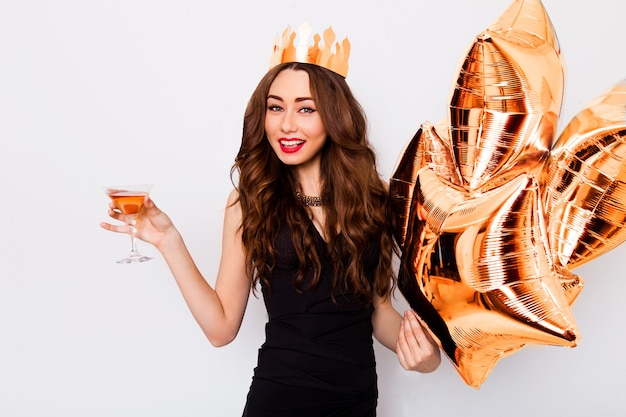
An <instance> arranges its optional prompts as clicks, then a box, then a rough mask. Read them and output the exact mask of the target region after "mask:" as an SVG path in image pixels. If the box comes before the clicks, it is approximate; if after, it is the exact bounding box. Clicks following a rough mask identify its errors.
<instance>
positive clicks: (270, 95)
mask: <svg viewBox="0 0 626 417" xmlns="http://www.w3.org/2000/svg"><path fill="white" fill-rule="evenodd" d="M270 98H273V99H274V100H278V101H284V100H283V99H282V97H280V96H275V95H273V94H269V95H268V96H267V99H268V100H269V99H270ZM307 100H311V101H315V100H313V97H298V98H296V100H295V101H296V102H299V101H307Z"/></svg>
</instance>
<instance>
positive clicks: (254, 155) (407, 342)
mask: <svg viewBox="0 0 626 417" xmlns="http://www.w3.org/2000/svg"><path fill="white" fill-rule="evenodd" d="M232 174H233V178H234V177H235V174H236V175H237V177H238V180H237V186H236V189H235V190H234V191H233V192H232V193H231V195H230V196H229V199H228V202H227V205H226V213H225V218H224V228H223V241H222V245H223V246H222V256H221V262H220V266H219V270H218V274H217V278H216V281H215V288H212V287H211V286H210V285H209V284H208V283H207V281H206V280H205V279H204V278H203V276H202V274H201V273H200V271H199V270H198V269H197V267H196V265H195V264H194V261H193V260H192V258H191V256H190V254H189V252H188V250H187V249H186V247H185V244H184V241H183V238H182V237H181V235H180V234H179V233H178V231H177V229H176V228H175V226H174V225H173V223H172V221H171V220H170V218H169V217H168V216H167V215H166V214H165V213H163V212H162V211H161V210H160V209H159V208H157V206H156V205H155V204H154V202H153V201H152V200H150V199H149V197H146V201H145V208H144V209H143V211H142V212H141V214H140V216H139V218H138V222H137V237H139V238H140V239H142V240H145V241H147V242H149V243H152V244H153V245H154V246H155V247H156V248H157V249H158V250H159V251H160V253H161V254H162V255H163V257H164V258H165V260H166V262H167V264H168V265H169V267H170V269H171V272H172V274H173V276H174V278H175V279H176V282H177V283H178V285H179V287H180V290H181V292H182V294H183V296H184V298H185V300H186V302H187V305H188V306H189V308H190V310H191V312H192V314H193V315H194V317H195V319H196V320H197V322H198V324H199V325H200V327H201V328H202V330H203V331H204V333H205V335H206V337H207V338H208V339H209V341H210V342H211V343H212V344H213V345H215V346H223V345H226V344H227V343H229V342H231V341H232V340H233V339H234V338H235V336H236V335H237V333H238V331H239V327H240V324H241V322H242V319H243V315H244V311H245V309H246V304H247V300H248V296H249V294H250V291H251V290H252V291H254V290H255V289H257V288H258V286H260V288H261V291H262V294H263V299H264V302H265V305H266V308H267V311H268V316H269V320H268V323H267V325H266V341H265V343H264V344H263V346H262V347H261V349H260V351H259V357H258V366H257V367H256V368H255V370H254V377H253V380H252V384H251V387H250V391H249V394H248V398H247V403H246V408H245V410H244V412H243V415H244V416H289V417H293V416H299V417H303V416H316V417H320V416H331V415H332V416H375V415H376V404H377V397H378V391H377V383H376V378H377V377H376V369H375V359H374V349H373V342H372V335H373V336H374V337H375V338H376V339H377V340H378V341H379V342H380V343H382V344H383V345H384V346H386V347H387V348H389V349H391V350H393V351H395V352H397V355H398V358H399V361H400V363H401V365H402V366H403V367H404V368H405V369H409V370H415V371H419V372H431V371H433V370H435V369H436V368H437V367H438V365H439V363H440V353H439V349H438V347H437V345H436V344H435V343H434V341H433V340H432V339H431V338H430V336H429V335H428V334H427V333H426V332H425V331H424V329H423V328H422V326H421V325H420V323H419V321H418V319H417V317H416V316H415V313H413V312H412V311H410V312H406V313H405V315H404V317H402V316H401V315H400V314H399V313H398V312H396V311H395V310H394V308H393V306H392V303H391V291H392V289H393V287H394V286H393V283H394V280H393V279H394V274H393V271H392V257H393V254H394V250H393V248H394V242H393V237H392V230H391V223H392V222H391V219H390V216H389V213H388V211H389V210H388V201H387V200H388V193H387V188H386V184H385V182H384V181H383V180H381V178H380V176H379V174H378V172H377V169H376V159H375V154H374V152H373V150H372V148H371V146H370V144H369V142H368V139H367V134H366V119H365V116H364V113H363V111H362V109H361V106H360V105H359V104H358V102H357V101H356V100H355V98H354V97H353V95H352V93H351V91H350V89H349V87H348V85H347V84H346V82H345V79H344V77H342V76H341V75H339V74H336V73H334V72H333V71H330V70H328V69H326V68H324V67H322V66H318V65H314V64H308V63H297V62H287V63H282V64H279V65H277V66H275V67H274V68H272V69H271V70H270V71H269V72H268V73H267V74H266V75H265V77H264V78H263V79H262V80H261V82H260V83H259V85H258V87H257V88H256V90H255V92H254V93H253V95H252V97H251V99H250V101H249V104H248V107H247V109H246V113H245V117H244V128H243V137H242V142H241V148H240V150H239V153H238V155H237V158H236V161H235V164H234V166H233V172H232ZM109 215H110V216H111V217H112V218H114V219H116V220H121V221H123V220H124V216H123V214H121V213H120V212H119V211H118V210H115V209H114V207H113V206H111V208H110V210H109ZM102 227H104V228H105V229H107V230H111V231H115V232H124V233H125V232H127V228H126V226H123V225H112V224H109V223H103V224H102Z"/></svg>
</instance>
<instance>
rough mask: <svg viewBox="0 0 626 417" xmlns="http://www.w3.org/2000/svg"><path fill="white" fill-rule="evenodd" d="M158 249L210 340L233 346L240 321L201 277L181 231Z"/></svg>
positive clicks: (171, 234)
mask: <svg viewBox="0 0 626 417" xmlns="http://www.w3.org/2000/svg"><path fill="white" fill-rule="evenodd" d="M158 250H159V251H160V252H161V254H162V255H163V258H164V259H165V261H166V262H167V265H168V267H169V269H170V271H171V273H172V275H173V276H174V279H175V280H176V284H177V285H178V288H179V289H180V291H181V294H182V296H183V298H184V300H185V303H186V304H187V306H188V308H189V310H190V312H191V314H192V315H193V317H194V319H195V320H196V322H197V323H198V325H199V326H200V328H201V329H202V331H203V333H204V334H205V335H206V337H207V339H208V340H209V341H210V342H211V344H212V345H214V346H223V345H226V344H228V343H230V342H231V341H232V340H233V339H234V338H235V336H236V335H237V332H238V330H239V326H240V323H241V320H240V319H239V318H238V317H232V315H231V316H229V314H228V313H227V310H226V309H225V308H224V305H223V304H222V300H221V299H220V296H219V294H218V293H217V292H216V291H215V289H214V288H213V287H211V285H209V283H208V282H207V281H206V279H205V278H204V277H203V276H202V274H201V272H200V270H199V269H198V267H197V266H196V263H195V262H194V260H193V258H192V257H191V254H190V253H189V250H188V249H187V247H186V245H185V242H184V240H183V238H182V236H181V235H180V234H179V233H178V231H173V232H171V233H170V234H169V235H168V237H167V238H166V239H164V240H163V242H162V243H161V245H159V247H158Z"/></svg>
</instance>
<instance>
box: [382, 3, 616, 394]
mask: <svg viewBox="0 0 626 417" xmlns="http://www.w3.org/2000/svg"><path fill="white" fill-rule="evenodd" d="M563 68H564V66H563V62H562V60H561V51H560V47H559V43H558V40H557V36H556V34H555V31H554V28H553V26H552V23H551V22H550V18H549V17H548V15H547V13H546V10H545V8H544V7H543V4H542V3H541V1H539V0H534V1H532V0H526V1H524V0H517V1H514V2H513V3H512V4H511V5H510V6H509V7H508V9H507V10H505V12H504V13H503V14H502V15H501V16H500V17H499V19H498V20H497V21H496V22H495V23H493V24H492V25H491V26H490V27H488V28H487V29H486V30H485V31H484V32H483V33H481V34H480V35H478V36H477V37H476V39H475V41H474V42H473V44H472V45H471V47H470V48H469V51H468V53H467V56H466V58H465V59H464V61H463V63H462V65H461V67H460V69H459V72H458V78H457V81H456V84H455V86H454V88H453V91H452V95H451V97H450V105H449V112H448V116H447V117H446V118H445V119H444V120H443V121H442V122H439V123H438V124H436V125H433V124H431V123H424V124H422V126H421V127H420V129H419V130H418V131H417V133H416V135H415V136H414V137H413V139H412V140H411V141H410V142H409V143H408V145H407V146H406V148H405V149H404V151H403V153H402V155H401V157H400V160H399V162H398V165H397V167H396V169H395V171H394V174H393V176H392V178H391V181H390V191H391V196H392V200H393V204H394V216H395V218H396V220H397V223H398V225H397V228H396V239H397V241H398V243H399V244H400V247H401V249H402V257H401V263H400V270H399V275H398V280H399V282H398V284H399V288H400V290H401V292H402V293H403V295H404V296H405V298H406V299H407V301H408V302H409V304H410V305H411V307H412V308H413V309H415V310H416V311H417V312H419V315H420V317H421V319H422V322H423V324H424V325H425V326H426V327H427V329H428V331H429V332H430V333H431V335H432V336H433V337H434V338H435V339H436V340H437V342H438V343H439V346H440V347H441V348H442V350H443V351H444V352H445V354H446V355H447V356H448V358H449V359H450V360H451V361H452V363H453V364H454V366H455V367H456V369H457V370H458V372H459V373H460V375H461V377H462V378H463V379H464V381H465V382H466V383H467V384H468V385H470V386H473V387H475V388H478V387H480V385H481V384H482V383H483V382H484V381H485V379H486V378H487V376H488V374H489V372H490V371H491V370H492V369H493V367H494V366H495V365H496V363H497V361H498V360H500V359H501V358H503V357H505V356H507V355H510V354H512V353H514V352H516V351H517V350H519V349H521V348H523V347H524V346H525V345H527V344H543V345H560V346H570V347H573V346H575V345H576V342H577V339H578V337H579V336H578V328H577V326H576V323H575V320H574V318H573V316H572V313H571V311H570V305H571V304H572V303H573V302H574V300H575V299H576V297H577V295H578V294H579V292H580V291H581V289H582V286H583V282H582V279H581V278H580V277H578V276H577V275H576V274H574V273H572V272H571V270H572V269H573V268H575V267H577V266H579V265H581V264H582V263H584V262H586V261H589V260H591V259H593V258H595V257H597V256H599V255H601V254H602V253H605V252H606V251H608V250H610V249H612V248H614V247H616V246H617V245H619V244H620V243H622V242H623V241H624V240H625V239H626V229H625V228H624V225H625V224H626V184H625V182H626V140H625V138H626V84H624V83H622V84H618V85H617V86H616V87H615V88H614V89H613V90H612V91H610V92H609V93H608V94H606V95H605V96H603V97H601V98H599V99H598V100H597V102H596V103H592V105H590V106H589V107H588V108H587V109H585V110H583V111H582V112H581V113H579V115H578V116H576V117H575V118H574V119H573V120H572V121H571V123H570V124H569V125H568V126H567V127H566V129H565V130H564V131H563V133H562V134H561V136H560V137H559V139H558V140H557V141H556V143H554V142H555V141H554V138H555V134H556V129H557V122H558V119H559V114H560V110H561V104H562V98H563V88H564V69H563Z"/></svg>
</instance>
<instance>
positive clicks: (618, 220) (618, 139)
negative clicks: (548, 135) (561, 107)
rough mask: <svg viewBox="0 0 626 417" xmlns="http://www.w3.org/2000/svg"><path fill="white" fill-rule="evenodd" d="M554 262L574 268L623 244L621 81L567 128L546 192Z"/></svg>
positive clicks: (625, 144) (624, 111) (625, 153)
mask: <svg viewBox="0 0 626 417" xmlns="http://www.w3.org/2000/svg"><path fill="white" fill-rule="evenodd" d="M545 199H546V204H547V210H548V212H549V213H550V222H549V225H548V233H549V235H550V246H551V247H552V250H553V252H554V260H555V262H556V263H557V264H558V265H560V266H563V267H567V268H568V269H573V268H576V267H578V266H580V265H582V264H584V263H586V262H588V261H590V260H592V259H595V258H597V257H598V256H600V255H602V254H604V253H606V252H607V251H609V250H611V249H613V248H615V247H616V246H618V245H619V244H620V243H622V242H623V241H624V240H626V228H624V224H625V223H626V80H625V81H622V82H621V83H618V84H617V85H615V87H614V88H613V89H611V90H610V91H609V92H608V93H606V94H605V95H603V96H601V97H599V98H598V99H597V100H596V101H595V102H593V103H591V104H590V105H589V106H588V107H587V108H586V109H584V110H582V111H581V112H580V113H579V114H578V115H577V116H576V117H574V119H572V121H571V122H570V123H569V124H568V125H567V127H566V128H565V130H564V131H563V133H562V134H561V136H560V137H559V140H558V141H557V143H556V145H555V146H554V149H553V150H552V154H551V156H550V165H549V169H548V172H547V184H546V188H545Z"/></svg>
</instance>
